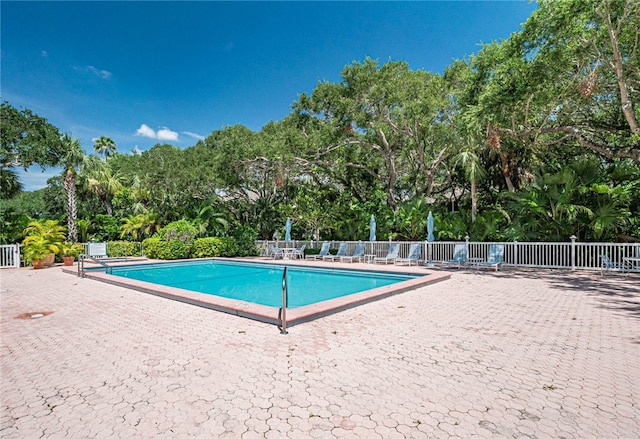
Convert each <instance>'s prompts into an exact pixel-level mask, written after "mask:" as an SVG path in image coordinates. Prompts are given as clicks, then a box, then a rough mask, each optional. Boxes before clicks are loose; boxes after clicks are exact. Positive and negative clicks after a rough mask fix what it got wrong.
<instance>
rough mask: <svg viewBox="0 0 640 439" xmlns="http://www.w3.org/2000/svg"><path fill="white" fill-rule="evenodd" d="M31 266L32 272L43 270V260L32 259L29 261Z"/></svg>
mask: <svg viewBox="0 0 640 439" xmlns="http://www.w3.org/2000/svg"><path fill="white" fill-rule="evenodd" d="M31 265H33V269H34V270H39V269H40V268H44V259H34V260H32V261H31Z"/></svg>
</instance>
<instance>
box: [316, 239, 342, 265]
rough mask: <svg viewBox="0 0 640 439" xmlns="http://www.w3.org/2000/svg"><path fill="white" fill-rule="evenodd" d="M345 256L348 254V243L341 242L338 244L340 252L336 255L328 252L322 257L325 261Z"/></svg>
mask: <svg viewBox="0 0 640 439" xmlns="http://www.w3.org/2000/svg"><path fill="white" fill-rule="evenodd" d="M343 256H347V243H346V242H341V243H340V245H339V246H338V252H337V253H336V254H335V255H332V254H328V255H325V256H323V257H322V260H323V261H331V262H333V261H335V260H336V259H340V258H341V257H343Z"/></svg>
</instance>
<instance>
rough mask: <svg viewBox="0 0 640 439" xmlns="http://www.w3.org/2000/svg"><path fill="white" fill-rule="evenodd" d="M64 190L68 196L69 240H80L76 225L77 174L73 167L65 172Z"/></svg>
mask: <svg viewBox="0 0 640 439" xmlns="http://www.w3.org/2000/svg"><path fill="white" fill-rule="evenodd" d="M63 186H64V192H65V194H66V196H67V241H69V242H77V241H78V228H77V226H76V176H75V174H74V173H73V171H72V170H71V169H67V171H66V172H65V174H64V181H63Z"/></svg>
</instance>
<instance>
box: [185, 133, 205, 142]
mask: <svg viewBox="0 0 640 439" xmlns="http://www.w3.org/2000/svg"><path fill="white" fill-rule="evenodd" d="M182 134H184V135H185V136H189V137H193V138H194V139H196V140H204V136H201V135H200V134H198V133H192V132H191V131H182Z"/></svg>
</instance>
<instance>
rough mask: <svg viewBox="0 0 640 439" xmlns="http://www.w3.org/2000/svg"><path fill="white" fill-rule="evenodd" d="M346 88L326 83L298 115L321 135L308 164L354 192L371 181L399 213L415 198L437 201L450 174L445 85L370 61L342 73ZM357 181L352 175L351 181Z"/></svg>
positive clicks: (402, 66) (303, 98)
mask: <svg viewBox="0 0 640 439" xmlns="http://www.w3.org/2000/svg"><path fill="white" fill-rule="evenodd" d="M341 75H342V78H343V79H342V81H341V82H340V83H330V82H322V83H319V84H318V85H317V86H316V88H315V89H314V91H313V93H312V94H311V96H308V95H306V94H302V95H300V98H299V100H298V102H296V103H295V104H294V109H295V110H296V111H297V113H298V117H299V118H300V120H303V121H304V122H305V124H304V125H303V129H304V131H305V132H306V133H307V134H309V133H313V135H314V136H315V139H314V141H313V142H312V145H311V146H312V147H315V149H312V150H309V151H307V155H306V157H302V158H304V159H307V160H308V161H309V163H310V164H311V165H313V166H316V167H320V168H321V169H323V171H324V172H325V173H326V174H327V175H329V176H331V177H332V178H334V179H339V181H340V183H342V184H343V185H345V186H346V187H347V188H350V189H351V190H352V192H354V196H356V195H355V193H358V192H362V191H361V190H358V189H357V187H358V182H360V181H366V180H370V181H372V182H373V183H374V184H375V185H376V186H377V187H380V188H383V189H384V190H385V192H386V194H387V204H388V205H389V206H391V207H393V208H396V207H397V206H398V203H399V202H400V201H402V200H406V199H410V198H411V197H412V196H414V195H415V194H416V193H421V194H424V195H426V196H429V195H431V193H432V192H433V190H434V188H436V187H437V186H439V185H440V184H441V183H442V181H441V180H440V181H439V180H438V179H439V178H441V177H442V176H446V173H438V170H439V169H440V168H441V167H442V166H443V163H444V160H445V159H446V158H447V156H449V155H450V154H451V152H450V150H449V146H450V144H451V142H448V141H447V140H448V138H447V135H448V134H449V133H450V130H449V129H448V124H449V123H450V122H451V119H450V113H451V110H452V108H451V101H450V99H448V95H447V91H446V87H445V84H444V82H443V78H442V77H441V76H439V75H435V74H432V73H428V72H425V71H421V70H419V71H411V70H409V67H408V65H407V63H405V62H392V61H390V62H388V63H386V64H384V65H382V66H380V67H379V66H378V63H377V61H374V60H372V59H369V58H367V59H366V60H365V61H364V62H363V63H357V62H354V63H352V64H351V65H349V66H346V67H345V68H344V69H343V70H342V73H341ZM350 174H351V175H350Z"/></svg>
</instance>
